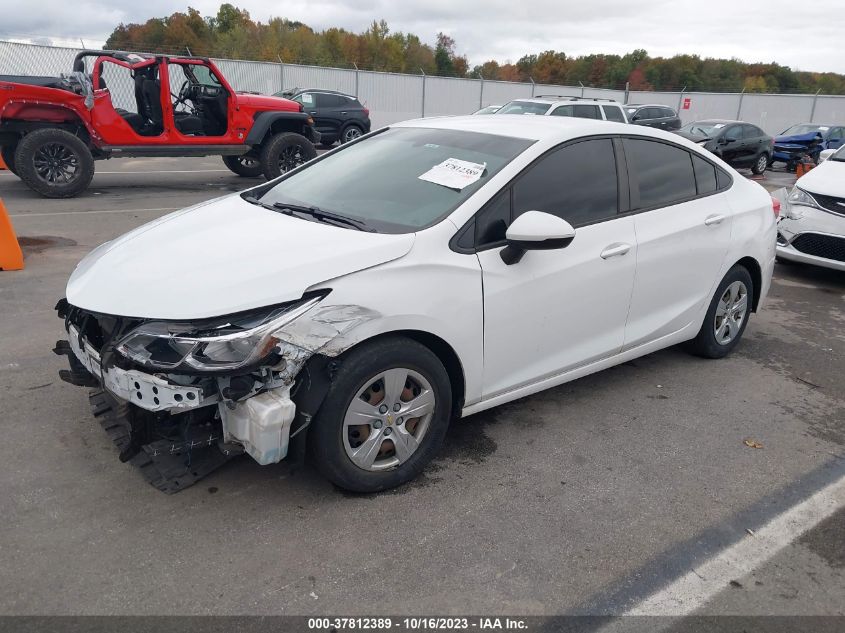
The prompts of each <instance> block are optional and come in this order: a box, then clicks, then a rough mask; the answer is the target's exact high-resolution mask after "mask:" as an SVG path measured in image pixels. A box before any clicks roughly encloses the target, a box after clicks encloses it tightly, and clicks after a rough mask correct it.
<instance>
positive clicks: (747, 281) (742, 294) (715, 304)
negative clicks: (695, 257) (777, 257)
mask: <svg viewBox="0 0 845 633" xmlns="http://www.w3.org/2000/svg"><path fill="white" fill-rule="evenodd" d="M753 297H754V282H753V281H752V279H751V275H750V274H749V273H748V270H747V269H746V268H745V267H744V266H734V267H733V268H731V269H730V270H729V271H728V274H727V275H725V278H724V279H722V282H721V283H720V284H719V287H718V288H716V293H715V294H714V295H713V299H712V300H711V301H710V307H709V308H708V309H707V315H706V316H705V317H704V323H702V324H701V329H700V330H699V331H698V335H697V336H696V337H695V338H694V339H693V340H692V341H690V343H689V347H690V351H691V352H692V353H694V354H696V355H698V356H703V357H705V358H722V357H724V356H727V355H728V354H729V353H730V352H731V350H732V349H733V348H734V347H736V345H737V343H739V339H740V338H742V334H743V332H745V326H746V325H748V317H749V315H750V314H751V302H752V299H753Z"/></svg>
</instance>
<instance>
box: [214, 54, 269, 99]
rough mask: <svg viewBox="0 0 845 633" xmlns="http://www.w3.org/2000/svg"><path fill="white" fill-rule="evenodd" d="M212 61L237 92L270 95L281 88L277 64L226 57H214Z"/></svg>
mask: <svg viewBox="0 0 845 633" xmlns="http://www.w3.org/2000/svg"><path fill="white" fill-rule="evenodd" d="M214 63H215V64H217V66H218V68H220V72H222V73H223V76H224V77H226V81H228V82H229V85H231V86H232V88H234V89H235V90H237V91H239V92H257V93H259V94H264V95H271V94H273V93H274V92H279V91H280V90H281V89H282V75H281V68H280V65H279V64H271V63H268V62H245V61H240V60H237V61H235V60H226V59H215V60H214Z"/></svg>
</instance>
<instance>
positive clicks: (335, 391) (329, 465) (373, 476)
mask: <svg viewBox="0 0 845 633" xmlns="http://www.w3.org/2000/svg"><path fill="white" fill-rule="evenodd" d="M403 376H404V378H403ZM380 381H381V382H380ZM371 403H372V404H371ZM423 403H424V404H423ZM356 405H357V406H356ZM394 407H395V408H394ZM382 408H383V411H382ZM451 410H452V387H451V383H450V382H449V376H448V374H447V373H446V369H445V368H444V367H443V363H441V362H440V359H439V358H437V356H436V355H435V354H434V353H433V352H432V351H431V350H430V349H428V348H427V347H425V346H424V345H421V344H420V343H417V342H416V341H413V340H411V339H407V338H404V337H391V338H384V339H380V340H377V341H374V342H371V343H364V344H362V345H360V346H359V347H356V348H354V349H353V350H352V351H350V352H349V353H348V354H346V355H345V357H344V358H343V360H342V363H341V365H340V368H339V369H338V371H337V374H336V375H335V378H334V380H333V381H332V383H331V386H330V387H329V391H328V393H327V394H326V398H325V400H324V401H323V404H322V406H321V407H320V411H319V413H318V414H317V416H316V417H315V418H314V422H313V424H312V426H311V429H310V432H309V437H308V449H309V451H310V453H311V457H312V459H313V461H314V464H315V466H316V467H317V468H318V469H319V470H320V472H321V473H322V474H323V475H324V476H325V477H326V478H327V479H328V480H329V481H331V482H333V483H334V484H335V485H337V486H339V487H340V488H343V489H345V490H350V491H353V492H377V491H379V490H387V489H388V488H394V487H395V486H399V485H401V484H403V483H405V482H407V481H410V480H411V479H413V478H414V477H416V476H417V475H419V474H420V472H422V470H423V468H425V466H426V465H427V464H428V463H429V462H430V461H431V460H432V459H433V458H434V456H435V455H436V454H437V452H438V451H439V450H440V447H441V445H442V444H443V440H444V438H445V437H446V431H447V429H448V427H449V418H450V416H451ZM411 412H417V413H419V415H418V416H413V417H412V416H411V415H407V419H405V418H403V414H404V413H411ZM347 418H348V419H351V420H353V422H354V424H349V423H348V422H349V420H348V419H347ZM359 420H360V423H359V422H358V421H359ZM400 440H401V442H400ZM394 441H396V442H398V443H396V444H394ZM400 447H401V448H402V450H399V448H400ZM367 455H369V456H370V459H369V460H368V459H367Z"/></svg>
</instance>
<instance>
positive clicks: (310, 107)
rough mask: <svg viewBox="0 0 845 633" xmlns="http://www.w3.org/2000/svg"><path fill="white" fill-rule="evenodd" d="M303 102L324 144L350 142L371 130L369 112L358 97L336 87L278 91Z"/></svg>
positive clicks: (280, 95) (281, 94) (280, 94)
mask: <svg viewBox="0 0 845 633" xmlns="http://www.w3.org/2000/svg"><path fill="white" fill-rule="evenodd" d="M275 96H277V97H285V98H287V99H291V100H293V101H296V102H297V103H301V104H302V107H303V108H304V109H305V111H306V112H307V113H308V114H310V115H311V116H312V117H313V118H314V127H315V128H317V131H318V132H320V141H321V144H322V145H324V146H331V145H334V143H335V141H340V142H341V143H348V142H349V141H351V140H353V139H356V138H358V137H359V136H361V135H362V134H366V133H367V132H369V131H370V111H369V110H368V109H367V108H365V107H364V106H362V105H361V102H360V101H358V99H356V98H355V97H353V96H351V95H347V94H343V93H342V92H336V91H334V90H316V89H312V90H294V91H290V92H277V93H276V94H275Z"/></svg>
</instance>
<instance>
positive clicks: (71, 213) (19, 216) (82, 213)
mask: <svg viewBox="0 0 845 633" xmlns="http://www.w3.org/2000/svg"><path fill="white" fill-rule="evenodd" d="M181 208H182V207H160V208H157V209H97V210H93V211H49V212H46V213H16V214H12V215H9V217H10V218H33V217H38V216H45V215H90V214H93V213H142V212H145V211H178V210H179V209H181Z"/></svg>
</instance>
